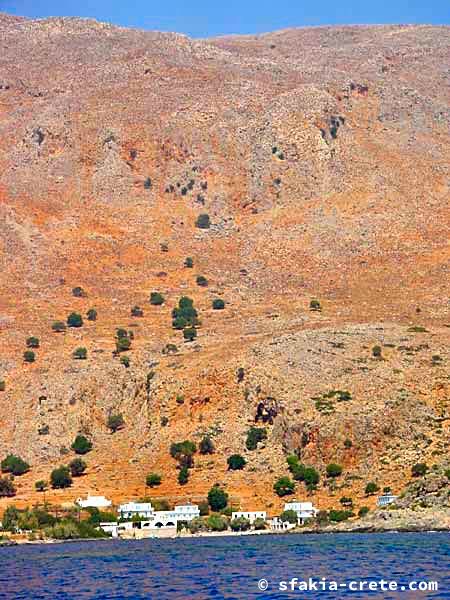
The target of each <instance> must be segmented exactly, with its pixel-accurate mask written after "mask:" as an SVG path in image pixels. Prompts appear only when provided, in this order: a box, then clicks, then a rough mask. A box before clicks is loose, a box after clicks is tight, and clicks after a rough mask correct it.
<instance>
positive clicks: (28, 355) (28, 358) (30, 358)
mask: <svg viewBox="0 0 450 600" xmlns="http://www.w3.org/2000/svg"><path fill="white" fill-rule="evenodd" d="M35 359H36V355H35V353H34V352H33V351H32V350H25V352H24V353H23V360H24V361H25V362H27V363H32V362H34V361H35Z"/></svg>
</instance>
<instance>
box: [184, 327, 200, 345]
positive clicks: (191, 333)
mask: <svg viewBox="0 0 450 600" xmlns="http://www.w3.org/2000/svg"><path fill="white" fill-rule="evenodd" d="M183 337H184V339H185V340H186V342H192V341H194V340H195V338H196V337H197V330H196V329H195V327H186V329H183Z"/></svg>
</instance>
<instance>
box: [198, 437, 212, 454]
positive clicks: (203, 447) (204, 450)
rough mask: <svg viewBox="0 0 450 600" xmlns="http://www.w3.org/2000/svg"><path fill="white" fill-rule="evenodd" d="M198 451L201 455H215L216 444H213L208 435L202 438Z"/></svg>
mask: <svg viewBox="0 0 450 600" xmlns="http://www.w3.org/2000/svg"><path fill="white" fill-rule="evenodd" d="M198 449H199V451H200V454H213V453H214V443H213V441H212V439H211V438H210V437H209V436H208V435H205V436H204V437H203V438H202V440H201V442H200V444H199V448H198Z"/></svg>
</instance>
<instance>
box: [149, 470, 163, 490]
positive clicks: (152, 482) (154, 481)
mask: <svg viewBox="0 0 450 600" xmlns="http://www.w3.org/2000/svg"><path fill="white" fill-rule="evenodd" d="M161 481H162V477H161V475H159V474H158V473H149V474H148V475H147V477H146V478H145V484H146V485H148V487H157V486H158V485H161Z"/></svg>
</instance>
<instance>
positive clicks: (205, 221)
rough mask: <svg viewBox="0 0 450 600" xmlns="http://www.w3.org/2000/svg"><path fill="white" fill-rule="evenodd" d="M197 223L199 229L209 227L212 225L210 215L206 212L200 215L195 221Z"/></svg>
mask: <svg viewBox="0 0 450 600" xmlns="http://www.w3.org/2000/svg"><path fill="white" fill-rule="evenodd" d="M195 225H196V227H198V228H199V229H209V228H210V227H211V220H210V218H209V215H208V214H206V213H203V214H201V215H199V216H198V217H197V220H196V221H195Z"/></svg>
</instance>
